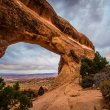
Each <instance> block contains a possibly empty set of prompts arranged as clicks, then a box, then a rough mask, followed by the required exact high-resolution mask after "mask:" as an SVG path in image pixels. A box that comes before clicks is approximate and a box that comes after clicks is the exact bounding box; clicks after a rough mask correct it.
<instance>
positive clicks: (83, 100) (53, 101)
mask: <svg viewBox="0 0 110 110" xmlns="http://www.w3.org/2000/svg"><path fill="white" fill-rule="evenodd" d="M102 106H103V98H102V94H101V92H100V91H99V90H87V89H86V90H83V89H82V88H81V87H80V86H79V85H75V84H72V83H70V84H69V83H68V84H65V85H63V86H60V87H58V88H56V89H54V90H52V91H50V92H48V93H46V94H44V95H43V96H41V97H39V98H38V99H37V100H36V101H34V102H33V108H31V109H30V110H103V109H102Z"/></svg>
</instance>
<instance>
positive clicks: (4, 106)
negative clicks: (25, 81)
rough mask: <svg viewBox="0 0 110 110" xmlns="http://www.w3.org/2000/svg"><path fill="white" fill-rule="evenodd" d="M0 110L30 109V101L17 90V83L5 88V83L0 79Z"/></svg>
mask: <svg viewBox="0 0 110 110" xmlns="http://www.w3.org/2000/svg"><path fill="white" fill-rule="evenodd" d="M0 87H1V89H0V110H10V109H12V108H15V109H16V110H29V108H30V107H32V101H31V100H30V98H29V97H27V96H26V95H24V94H23V93H22V92H21V91H20V90H19V83H16V84H15V85H13V86H12V87H11V86H5V82H4V80H3V79H2V78H0Z"/></svg>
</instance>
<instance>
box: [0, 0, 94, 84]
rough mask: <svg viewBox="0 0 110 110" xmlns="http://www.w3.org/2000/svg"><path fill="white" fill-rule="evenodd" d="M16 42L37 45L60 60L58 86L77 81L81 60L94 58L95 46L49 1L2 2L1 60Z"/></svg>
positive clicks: (0, 20)
mask: <svg viewBox="0 0 110 110" xmlns="http://www.w3.org/2000/svg"><path fill="white" fill-rule="evenodd" d="M17 42H26V43H31V44H37V45H40V46H42V47H44V48H46V49H48V50H50V51H52V52H54V53H56V54H59V55H60V56H61V60H60V63H59V71H58V72H59V76H58V77H57V78H56V80H55V84H56V85H59V84H63V83H65V82H68V81H74V80H75V79H76V78H77V77H79V70H80V61H81V59H82V58H90V59H92V58H93V57H94V46H93V44H92V42H91V41H90V40H89V39H88V38H87V37H86V36H85V35H84V34H81V33H79V32H78V31H77V30H76V29H74V28H73V27H72V26H71V24H69V23H68V22H67V21H66V20H64V19H63V18H61V17H59V16H58V15H57V14H56V12H55V11H54V9H53V8H52V7H51V6H50V5H49V3H48V2H47V1H46V0H0V57H2V56H3V55H4V53H5V50H6V48H7V47H8V46H9V45H11V44H14V43H17Z"/></svg>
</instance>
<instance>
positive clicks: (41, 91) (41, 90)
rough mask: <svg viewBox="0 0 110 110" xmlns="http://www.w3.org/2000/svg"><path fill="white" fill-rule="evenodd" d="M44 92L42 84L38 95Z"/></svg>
mask: <svg viewBox="0 0 110 110" xmlns="http://www.w3.org/2000/svg"><path fill="white" fill-rule="evenodd" d="M43 94H44V88H43V87H42V86H41V87H40V88H39V90H38V95H40V96H42V95H43Z"/></svg>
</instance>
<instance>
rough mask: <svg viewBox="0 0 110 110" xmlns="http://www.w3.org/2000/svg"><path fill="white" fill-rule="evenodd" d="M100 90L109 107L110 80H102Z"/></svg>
mask: <svg viewBox="0 0 110 110" xmlns="http://www.w3.org/2000/svg"><path fill="white" fill-rule="evenodd" d="M100 90H101V92H102V95H103V97H104V98H105V100H106V102H107V104H108V106H109V109H110V80H106V81H102V82H101V84H100Z"/></svg>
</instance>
